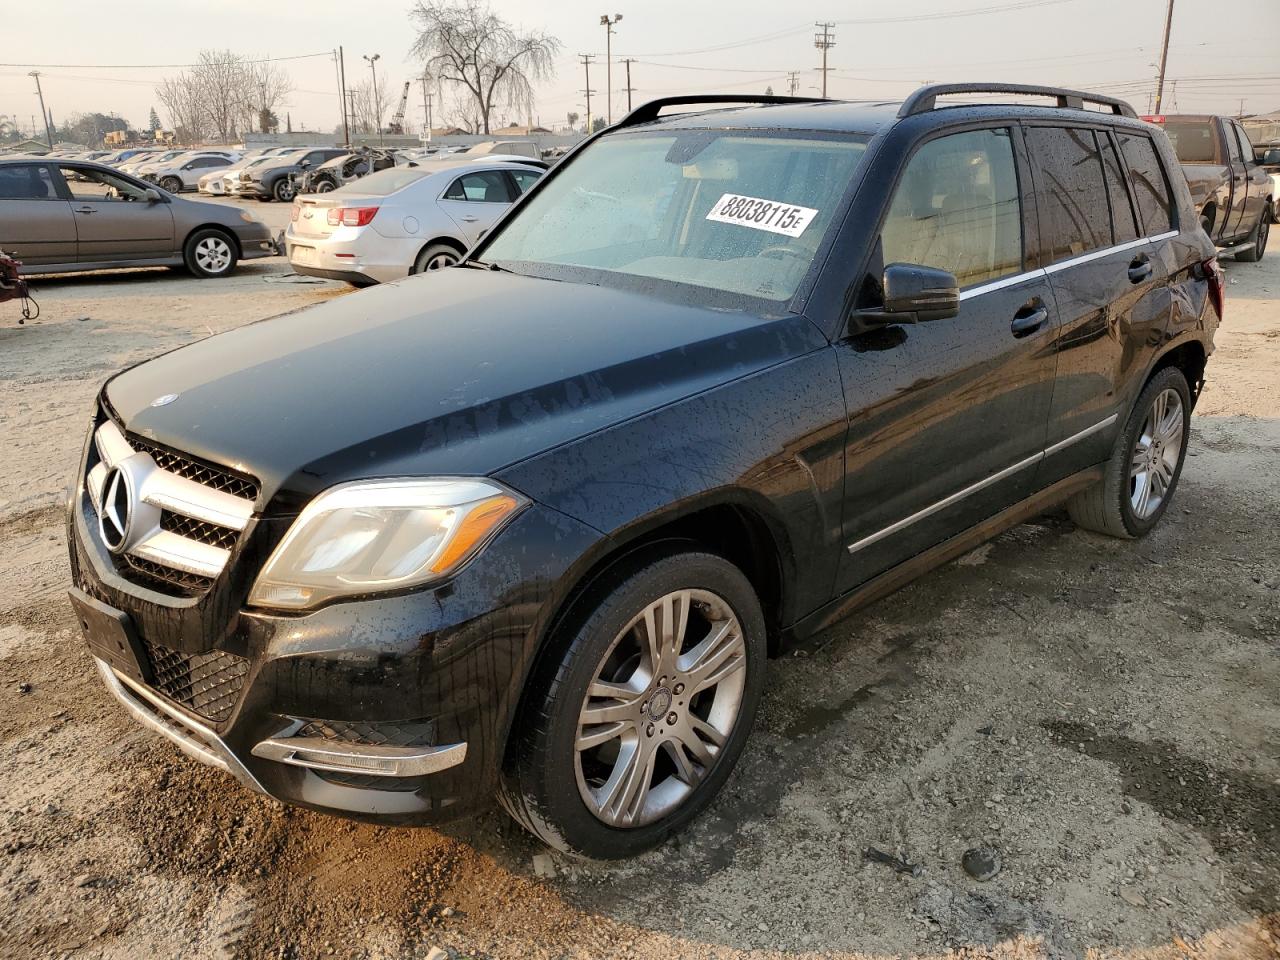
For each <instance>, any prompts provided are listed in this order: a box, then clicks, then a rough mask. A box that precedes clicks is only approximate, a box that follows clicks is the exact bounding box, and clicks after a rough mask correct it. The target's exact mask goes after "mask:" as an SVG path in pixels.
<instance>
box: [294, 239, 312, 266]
mask: <svg viewBox="0 0 1280 960" xmlns="http://www.w3.org/2000/svg"><path fill="white" fill-rule="evenodd" d="M292 259H293V262H294V263H301V264H306V265H308V266H310V265H313V264H314V263H315V262H316V248H315V247H302V246H298V245H297V244H294V246H293V258H292Z"/></svg>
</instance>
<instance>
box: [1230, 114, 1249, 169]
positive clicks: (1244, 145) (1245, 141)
mask: <svg viewBox="0 0 1280 960" xmlns="http://www.w3.org/2000/svg"><path fill="white" fill-rule="evenodd" d="M1231 128H1232V129H1233V130H1235V132H1236V139H1237V140H1238V141H1239V142H1240V150H1241V153H1242V154H1243V156H1244V159H1245V160H1246V161H1248V160H1252V159H1253V144H1252V143H1251V142H1250V141H1249V134H1248V133H1247V132H1246V131H1245V129H1244V127H1242V126H1240V124H1238V123H1233V124H1231Z"/></svg>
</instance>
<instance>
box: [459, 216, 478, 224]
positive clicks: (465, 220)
mask: <svg viewBox="0 0 1280 960" xmlns="http://www.w3.org/2000/svg"><path fill="white" fill-rule="evenodd" d="M479 219H480V218H479V217H463V218H462V222H463V223H475V222H476V221H477V220H479Z"/></svg>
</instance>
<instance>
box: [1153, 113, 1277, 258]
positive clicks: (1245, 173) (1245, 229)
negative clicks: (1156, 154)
mask: <svg viewBox="0 0 1280 960" xmlns="http://www.w3.org/2000/svg"><path fill="white" fill-rule="evenodd" d="M1145 119H1147V120H1149V121H1151V122H1152V123H1155V124H1158V125H1159V126H1161V127H1163V128H1164V131H1165V133H1166V134H1168V136H1169V140H1170V142H1172V143H1173V149H1174V152H1175V153H1176V154H1177V155H1178V160H1179V161H1180V162H1181V164H1182V172H1183V173H1184V174H1185V175H1186V178H1187V184H1188V186H1189V187H1190V189H1191V200H1192V203H1194V204H1195V208H1196V211H1197V212H1198V213H1199V216H1200V222H1201V224H1202V225H1203V226H1204V230H1205V233H1207V234H1209V236H1210V237H1212V238H1213V240H1214V242H1215V243H1217V245H1218V246H1219V247H1220V248H1224V249H1227V250H1228V251H1229V252H1230V253H1234V254H1235V257H1236V259H1237V260H1243V261H1245V262H1247V263H1254V262H1257V261H1258V260H1261V259H1262V256H1263V254H1264V253H1266V250H1267V238H1268V236H1269V234H1270V232H1271V222H1272V220H1273V219H1274V212H1275V201H1276V194H1275V185H1274V183H1273V182H1272V179H1271V176H1270V175H1269V174H1268V173H1267V171H1266V170H1265V169H1263V168H1262V166H1261V165H1260V164H1259V163H1258V161H1257V158H1256V156H1255V155H1254V149H1253V144H1252V143H1250V141H1249V134H1248V133H1247V132H1245V129H1244V127H1243V126H1241V125H1240V124H1239V123H1238V122H1236V121H1235V120H1233V119H1231V118H1230V117H1216V116H1209V115H1205V114H1167V115H1160V116H1148V117H1146V118H1145Z"/></svg>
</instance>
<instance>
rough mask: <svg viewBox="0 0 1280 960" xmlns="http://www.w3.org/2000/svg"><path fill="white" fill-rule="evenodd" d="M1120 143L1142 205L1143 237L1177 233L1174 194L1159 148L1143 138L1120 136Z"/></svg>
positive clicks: (1134, 135)
mask: <svg viewBox="0 0 1280 960" xmlns="http://www.w3.org/2000/svg"><path fill="white" fill-rule="evenodd" d="M1118 139H1119V141H1120V152H1121V153H1122V154H1123V155H1124V162H1125V166H1127V167H1128V168H1129V185H1130V186H1131V187H1133V196H1134V199H1135V200H1137V202H1138V213H1139V214H1140V215H1141V217H1142V230H1143V233H1144V234H1145V235H1146V236H1149V237H1151V236H1156V235H1157V234H1161V233H1167V232H1169V231H1170V230H1173V229H1174V225H1173V200H1172V194H1171V193H1170V190H1169V180H1168V178H1167V177H1166V176H1165V172H1164V167H1163V166H1162V165H1161V163H1160V158H1159V156H1158V155H1157V154H1156V148H1155V144H1154V143H1152V142H1151V138H1150V137H1144V136H1141V135H1140V134H1130V133H1120V134H1119V136H1118Z"/></svg>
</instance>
